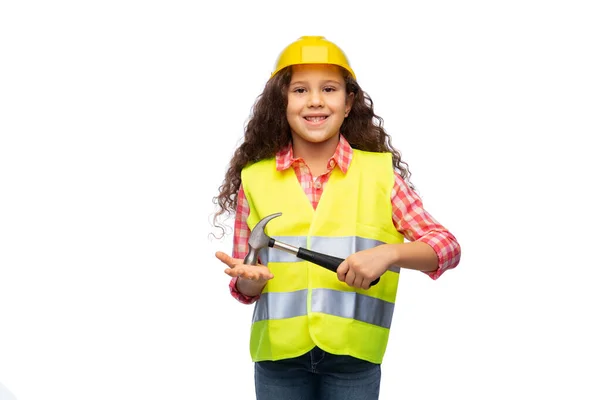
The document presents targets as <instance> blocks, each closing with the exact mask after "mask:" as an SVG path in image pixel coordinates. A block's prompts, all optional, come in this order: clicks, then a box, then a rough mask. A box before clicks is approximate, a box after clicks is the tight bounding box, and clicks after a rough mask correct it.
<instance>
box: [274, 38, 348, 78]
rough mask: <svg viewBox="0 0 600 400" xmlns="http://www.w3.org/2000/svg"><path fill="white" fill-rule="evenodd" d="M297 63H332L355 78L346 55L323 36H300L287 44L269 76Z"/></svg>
mask: <svg viewBox="0 0 600 400" xmlns="http://www.w3.org/2000/svg"><path fill="white" fill-rule="evenodd" d="M298 64H333V65H339V66H340V67H342V68H344V69H346V70H348V72H350V74H351V75H352V77H353V78H354V79H356V75H354V71H353V70H352V68H350V62H349V61H348V58H346V55H345V54H344V52H343V51H342V49H340V48H339V47H338V46H337V45H336V44H335V43H332V42H330V41H329V40H327V39H325V37H323V36H302V37H301V38H300V39H298V40H296V41H295V42H293V43H292V44H290V45H288V46H287V47H286V48H285V49H283V51H282V52H281V54H279V58H278V59H277V62H276V63H275V71H273V73H272V74H271V77H273V75H275V74H276V73H278V72H279V71H281V70H282V69H283V68H285V67H289V66H290V65H298Z"/></svg>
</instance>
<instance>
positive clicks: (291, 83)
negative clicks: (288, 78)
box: [290, 79, 344, 85]
mask: <svg viewBox="0 0 600 400" xmlns="http://www.w3.org/2000/svg"><path fill="white" fill-rule="evenodd" d="M332 83H335V84H337V85H343V84H344V82H343V81H336V80H333V79H327V80H325V81H323V82H320V83H319V85H327V84H332ZM299 84H304V85H306V81H300V80H299V81H292V82H290V85H299Z"/></svg>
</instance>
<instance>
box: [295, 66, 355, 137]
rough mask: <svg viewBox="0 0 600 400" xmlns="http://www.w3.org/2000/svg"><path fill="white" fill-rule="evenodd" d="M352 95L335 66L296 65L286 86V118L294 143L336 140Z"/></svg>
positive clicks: (349, 107) (350, 104) (340, 72)
mask: <svg viewBox="0 0 600 400" xmlns="http://www.w3.org/2000/svg"><path fill="white" fill-rule="evenodd" d="M353 99H354V94H353V93H351V94H350V95H347V94H346V84H345V83H344V77H343V75H342V71H341V69H340V68H339V67H337V66H335V65H324V64H323V65H321V64H319V65H295V66H293V67H292V79H291V81H290V86H289V89H288V105H287V120H288V123H289V124H290V127H291V130H292V137H293V140H294V143H295V144H296V143H298V142H302V141H303V142H309V143H322V142H327V141H332V140H334V141H336V142H337V138H338V135H339V133H340V126H342V123H343V122H344V118H345V117H346V116H347V115H348V113H349V112H350V109H351V108H352V100H353Z"/></svg>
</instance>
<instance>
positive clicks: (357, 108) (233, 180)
mask: <svg viewBox="0 0 600 400" xmlns="http://www.w3.org/2000/svg"><path fill="white" fill-rule="evenodd" d="M340 69H341V71H342V74H343V76H344V80H345V84H346V93H347V94H350V93H354V102H353V105H352V109H351V110H350V113H349V114H348V117H347V118H346V119H344V122H343V123H342V126H341V127H340V133H341V134H342V135H344V138H346V140H347V141H348V143H349V144H350V146H351V147H352V148H355V149H359V150H364V151H372V152H378V153H384V152H389V153H392V159H393V164H394V168H395V169H396V170H397V171H398V172H399V173H400V175H401V176H402V178H403V179H404V180H405V181H406V183H407V184H408V185H409V186H410V187H411V188H412V187H413V185H412V183H411V182H410V175H411V173H410V170H409V168H408V164H406V163H405V162H404V161H402V158H401V154H400V152H399V151H398V150H396V149H395V148H394V147H393V146H392V143H391V137H390V136H389V135H388V134H387V133H386V131H385V129H384V128H383V119H382V118H381V117H379V116H378V115H376V114H375V112H374V109H373V101H372V100H371V98H370V97H369V95H368V94H367V93H365V92H364V91H363V90H362V88H361V87H360V86H359V85H358V83H357V82H356V80H355V79H354V78H353V77H352V75H351V74H350V73H349V72H348V71H347V70H345V69H344V68H340ZM291 78H292V67H291V66H290V67H286V68H284V69H282V70H281V71H279V72H278V73H277V74H276V75H275V76H273V77H272V78H271V79H269V81H267V83H266V85H265V88H264V90H263V92H262V93H261V94H260V95H259V96H258V98H257V100H256V102H255V103H254V106H253V109H252V113H251V115H250V118H249V120H248V122H247V124H246V126H245V133H244V141H243V142H242V144H241V145H240V146H239V147H238V148H237V149H236V150H235V152H234V155H233V157H232V159H231V161H230V162H229V168H228V170H227V173H226V174H225V179H224V180H223V184H222V185H221V186H220V187H219V194H218V195H217V196H215V197H214V198H213V203H214V204H216V205H217V206H218V208H219V210H218V211H217V212H216V214H215V215H214V219H213V223H214V225H215V226H217V223H216V221H217V219H218V218H219V216H221V215H222V214H224V213H228V214H233V213H234V212H235V207H236V204H237V195H238V191H239V189H240V185H241V172H242V169H243V168H244V167H246V166H247V165H250V164H252V163H255V162H257V161H260V160H264V159H267V158H272V157H274V156H275V154H276V153H277V152H279V151H280V150H282V149H283V148H285V147H286V146H287V145H288V144H289V143H290V141H291V140H292V134H291V131H290V126H289V124H288V121H287V118H286V108H287V92H288V88H289V84H290V81H291ZM221 229H222V226H221Z"/></svg>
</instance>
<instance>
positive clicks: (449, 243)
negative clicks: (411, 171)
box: [392, 173, 461, 279]
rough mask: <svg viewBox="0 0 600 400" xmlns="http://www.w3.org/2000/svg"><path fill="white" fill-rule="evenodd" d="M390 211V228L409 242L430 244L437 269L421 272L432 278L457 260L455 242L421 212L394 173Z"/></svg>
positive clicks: (418, 200) (418, 203) (412, 194)
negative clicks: (436, 259) (392, 227)
mask: <svg viewBox="0 0 600 400" xmlns="http://www.w3.org/2000/svg"><path fill="white" fill-rule="evenodd" d="M392 212H393V220H394V225H395V226H396V229H397V230H398V232H400V233H402V234H403V235H404V237H405V238H407V239H408V240H410V241H420V242H424V243H427V244H428V245H430V246H431V247H432V248H433V250H435V252H436V254H437V257H438V268H437V270H435V271H429V272H424V273H425V274H427V275H429V277H430V278H432V279H437V278H439V277H440V276H442V274H443V273H444V272H445V271H447V270H449V269H452V268H454V267H456V266H457V265H458V263H459V261H460V255H461V249H460V245H459V244H458V241H457V240H456V238H455V237H454V235H452V234H451V233H450V232H449V231H448V230H447V229H446V228H445V227H443V226H442V225H441V224H440V223H439V222H437V221H436V220H435V219H434V218H433V217H432V216H431V215H430V214H429V213H428V212H427V211H425V209H424V208H423V203H422V201H421V198H420V197H419V195H417V193H416V192H415V191H414V190H412V189H411V188H410V187H409V186H408V185H407V184H406V182H405V181H404V179H402V177H401V176H400V175H399V174H398V173H396V179H395V182H394V189H393V190H392Z"/></svg>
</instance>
